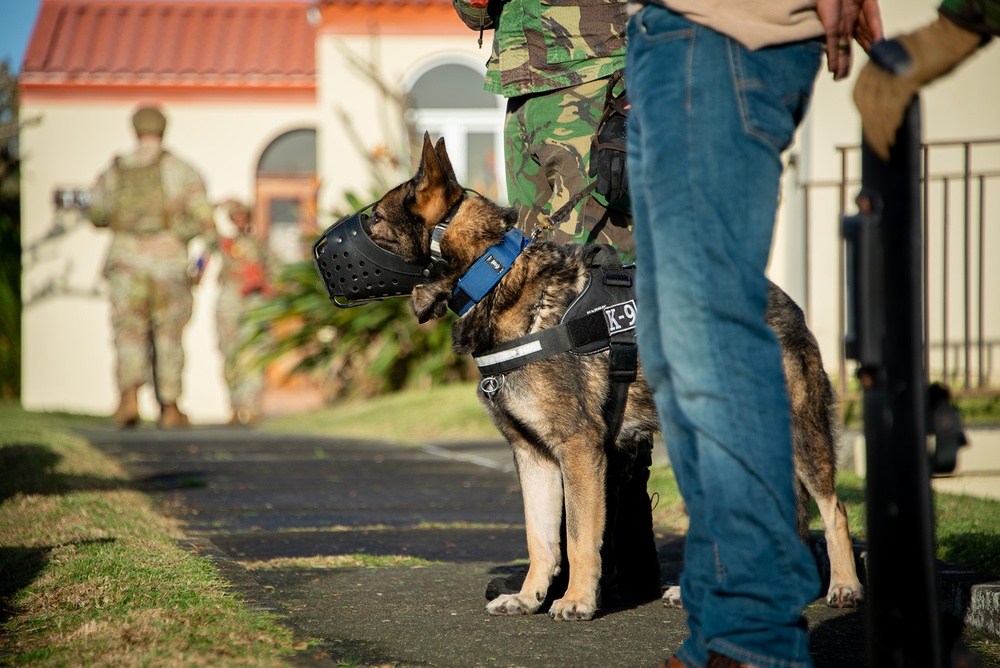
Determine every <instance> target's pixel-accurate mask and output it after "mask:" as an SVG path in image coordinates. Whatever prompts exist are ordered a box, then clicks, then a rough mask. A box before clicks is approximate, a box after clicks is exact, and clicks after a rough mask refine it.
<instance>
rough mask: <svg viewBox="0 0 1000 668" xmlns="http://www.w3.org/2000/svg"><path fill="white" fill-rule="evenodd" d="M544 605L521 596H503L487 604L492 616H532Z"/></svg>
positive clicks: (487, 609)
mask: <svg viewBox="0 0 1000 668" xmlns="http://www.w3.org/2000/svg"><path fill="white" fill-rule="evenodd" d="M541 605H542V603H541V601H538V600H536V599H535V598H533V597H530V596H522V595H521V594H501V595H500V596H497V597H496V598H495V599H493V600H492V601H490V602H489V603H487V604H486V612H488V613H489V614H491V615H532V614H534V613H536V612H537V611H538V608H540V607H541Z"/></svg>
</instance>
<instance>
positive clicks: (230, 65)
mask: <svg viewBox="0 0 1000 668" xmlns="http://www.w3.org/2000/svg"><path fill="white" fill-rule="evenodd" d="M312 5H313V3H311V2H305V1H297V2H295V1H281V0H278V1H272V2H259V1H254V2H240V1H235V2H234V1H232V0H230V1H229V2H198V1H191V0H188V1H187V2H164V1H162V0H155V1H154V0H104V1H100V2H92V1H87V2H83V1H80V0H43V2H42V5H41V8H40V10H39V15H38V20H37V22H36V23H35V29H34V32H33V33H32V36H31V40H30V42H29V44H28V49H27V52H26V54H25V58H24V64H23V66H22V70H21V85H22V88H23V89H24V91H25V92H26V93H27V94H29V95H30V94H31V93H32V91H34V90H37V89H39V88H44V87H46V86H50V87H51V86H62V87H70V88H74V89H76V90H77V92H82V91H81V89H87V88H103V89H105V90H109V89H120V90H123V89H132V90H134V89H135V88H136V87H140V88H147V89H151V90H156V89H158V88H170V89H175V90H176V89H179V88H180V89H195V88H197V89H201V88H206V87H207V88H218V89H243V90H247V89H255V90H261V89H268V88H270V89H274V88H277V89H282V88H283V89H297V90H299V91H300V92H304V91H306V90H308V91H312V92H313V93H314V91H315V78H316V58H315V46H316V28H315V27H313V25H311V24H310V23H309V21H308V20H307V18H306V13H307V10H308V9H309V7H310V6H312Z"/></svg>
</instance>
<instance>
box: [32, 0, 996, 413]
mask: <svg viewBox="0 0 1000 668" xmlns="http://www.w3.org/2000/svg"><path fill="white" fill-rule="evenodd" d="M882 7H883V14H884V19H885V24H886V26H887V30H888V32H889V33H890V34H896V33H898V32H900V31H902V30H908V29H912V28H914V27H916V26H918V25H921V24H923V23H926V22H927V21H929V20H931V18H933V15H934V6H933V4H932V3H931V2H927V3H914V2H912V0H883V2H882ZM478 36H479V35H478V33H476V32H474V31H471V30H469V29H468V28H467V27H466V26H465V25H464V24H463V23H462V22H461V21H460V20H459V19H458V17H457V15H456V14H455V12H454V10H453V8H452V6H451V2H450V0H323V1H320V2H308V1H302V0H271V1H260V0H245V1H244V0H228V1H222V2H211V1H208V0H201V1H194V0H188V1H182V2H166V1H164V0H101V1H97V2H91V1H85V0H43V2H42V5H41V10H40V13H39V18H38V21H37V24H36V26H35V30H34V32H33V34H32V37H31V41H30V44H29V47H28V50H27V53H26V56H25V59H24V65H23V68H22V72H21V76H20V85H21V119H22V121H25V122H27V125H26V127H25V128H24V130H23V132H22V136H21V153H22V158H23V162H22V187H21V193H22V244H23V247H24V249H25V252H24V275H23V288H22V289H23V298H24V311H23V365H22V387H23V391H22V402H23V404H24V406H25V407H26V408H28V409H31V410H68V411H75V412H81V413H93V414H110V413H111V412H112V411H113V410H114V408H115V406H116V405H117V401H118V390H117V388H116V387H115V385H114V373H113V364H114V349H113V347H112V344H111V342H112V334H111V330H110V319H109V309H108V303H107V291H106V288H105V286H104V283H103V279H102V277H101V267H102V265H103V257H104V253H105V251H106V249H107V245H108V242H109V237H108V232H107V231H105V230H97V229H94V228H93V227H91V226H90V225H89V224H87V223H86V221H84V220H82V219H81V218H80V216H79V214H78V213H77V212H76V211H73V210H65V209H59V208H57V207H56V206H55V204H54V196H55V193H56V191H58V190H61V189H84V188H87V187H89V186H90V185H91V184H92V183H93V181H94V179H95V178H96V176H97V174H98V173H99V172H100V171H102V170H103V169H104V168H105V167H107V165H108V164H109V162H110V160H111V157H112V155H113V154H115V153H119V152H124V151H127V150H129V149H130V148H131V146H132V145H133V137H132V130H131V127H130V121H129V119H130V116H131V113H132V111H133V110H134V109H135V107H136V106H137V104H139V103H142V102H158V103H160V104H162V105H163V107H164V109H165V111H166V114H167V116H168V121H169V124H168V128H167V134H166V138H165V145H166V146H167V147H168V148H169V149H170V150H172V151H173V152H174V153H176V154H177V155H178V156H180V157H182V158H184V159H185V160H188V161H189V162H191V163H192V164H194V165H196V166H197V167H198V168H199V169H200V170H201V171H202V173H203V174H204V176H205V178H206V181H207V187H208V192H209V197H210V198H211V199H212V200H213V201H221V200H223V199H225V198H228V197H236V198H239V199H243V200H246V201H249V202H253V204H254V206H255V218H256V220H257V222H258V229H259V232H260V233H261V234H263V235H265V236H266V237H267V238H268V239H269V243H270V244H271V246H272V248H273V249H274V251H275V252H276V253H278V254H288V255H294V253H295V252H296V246H297V243H296V242H297V239H298V237H299V235H300V234H303V235H305V236H306V237H307V238H308V236H309V235H313V236H315V234H316V233H317V232H318V231H319V230H320V229H321V228H322V227H324V226H325V225H326V224H329V223H330V222H332V218H331V216H332V215H333V213H334V212H338V211H339V212H344V211H345V207H346V204H345V193H353V194H355V195H357V196H358V197H359V198H361V199H364V198H365V197H366V196H367V195H368V194H371V193H373V192H374V190H376V189H377V187H378V186H379V180H380V179H381V180H383V181H385V180H393V179H394V180H395V181H398V180H399V178H401V176H402V175H403V174H406V173H408V171H409V165H408V164H407V163H408V156H407V152H408V148H409V147H408V139H409V135H408V134H407V128H409V129H410V130H411V131H416V134H421V133H422V131H423V130H429V131H430V132H431V133H432V134H433V135H443V136H445V137H446V139H447V142H448V146H449V152H450V154H451V156H452V160H453V162H454V163H455V166H456V168H457V170H458V172H459V173H460V176H461V177H462V178H463V179H464V180H465V183H466V184H467V185H471V186H475V187H477V188H478V189H483V190H484V191H485V192H488V193H490V194H493V195H495V196H497V197H498V198H500V199H503V197H504V187H503V178H502V177H501V178H499V179H498V178H497V177H498V176H500V175H502V170H503V166H502V139H501V136H500V128H501V123H502V117H503V105H504V102H503V100H501V99H499V98H497V97H495V96H493V95H489V94H486V93H484V92H483V91H482V89H481V82H482V76H483V72H484V66H485V62H486V59H487V56H488V55H489V35H488V34H487V36H486V40H485V42H484V45H483V47H482V48H480V47H479V46H478V44H477V39H478ZM858 61H859V62H858V65H860V64H861V63H862V62H864V56H863V55H860V54H859V57H858ZM857 70H858V66H856V67H855V74H856V72H857ZM998 73H1000V46H997V45H992V46H988V47H986V49H984V50H983V52H982V53H980V54H979V55H977V56H976V57H975V58H974V59H973V60H972V61H971V62H969V63H968V64H966V65H965V66H964V67H962V68H961V69H960V70H959V71H958V72H957V73H955V74H954V75H952V76H951V77H949V78H948V79H946V80H944V81H942V82H940V83H938V84H935V85H933V86H931V87H930V88H929V89H928V90H927V91H926V93H925V95H924V101H925V111H924V118H925V138H926V139H930V140H944V139H949V140H952V139H982V138H997V137H1000V113H997V111H996V110H997V109H998V108H1000V87H998V86H997V85H996V83H997V81H998V78H1000V74H998ZM852 85H853V78H852V79H851V80H850V81H847V82H841V83H833V82H832V80H831V79H830V77H829V75H827V74H823V75H821V77H820V82H819V84H818V86H817V90H816V95H815V99H814V101H813V104H812V108H811V111H810V113H809V117H808V119H807V120H806V122H805V124H804V126H803V128H802V130H801V132H800V136H799V139H798V142H797V143H796V145H795V147H794V148H793V149H792V151H791V152H790V156H794V161H793V162H794V169H790V170H789V171H788V174H787V176H786V179H785V184H784V188H783V205H782V211H781V216H780V220H779V225H778V228H777V234H776V240H775V248H774V252H773V257H772V263H771V274H772V277H773V278H774V280H775V281H776V282H777V283H779V284H780V285H782V286H783V287H785V288H786V289H787V290H788V292H789V293H790V294H792V296H793V297H795V298H796V299H797V300H798V301H799V302H800V303H802V304H803V305H804V306H805V307H806V308H807V315H808V317H809V320H810V323H811V325H812V327H813V329H814V330H815V332H816V334H817V336H818V338H819V340H820V344H821V347H822V348H823V352H824V357H825V359H826V361H827V365H828V367H830V368H831V370H833V371H836V370H837V369H836V360H837V358H838V356H839V333H838V305H837V285H838V280H839V278H838V276H839V275H838V267H837V263H838V254H837V252H836V249H837V248H838V245H839V217H838V215H839V214H838V206H839V200H840V195H839V192H838V191H837V189H836V188H834V187H830V188H822V187H817V188H814V189H813V190H812V192H811V194H810V197H809V200H808V202H806V201H805V198H804V196H803V190H804V189H803V188H802V186H801V184H803V183H813V184H815V183H817V182H826V181H830V182H834V181H836V180H837V179H839V178H840V170H841V160H840V154H839V153H838V150H837V147H838V146H843V145H850V144H857V142H858V139H859V135H860V125H859V121H858V119H857V114H856V113H855V111H854V108H853V105H852V103H851V100H850V91H851V88H852ZM990 150H992V154H990V153H989V151H988V150H984V151H982V152H981V153H979V154H978V155H980V157H979V158H977V160H980V161H981V162H982V164H977V168H980V167H981V168H982V170H984V171H986V172H988V171H989V170H991V169H992V170H993V171H994V172H1000V149H996V150H993V149H990ZM395 159H399V160H400V161H401V163H400V164H399V166H398V168H397V169H392V165H393V164H394V163H393V160H395ZM374 164H380V165H382V167H383V168H382V169H381V171H379V170H375V169H373V165H374ZM386 165H388V166H389V168H388V169H386ZM853 170H854V171H853V175H854V176H857V167H856V165H855V166H854V167H853ZM376 172H377V173H376ZM985 182H986V184H987V185H986V189H985V190H984V192H985V193H986V194H985V195H984V197H983V198H982V199H983V201H984V202H985V204H983V205H982V210H983V211H984V212H985V219H986V223H985V225H986V230H987V231H986V233H985V234H984V235H983V237H982V240H981V241H976V242H975V243H974V246H975V247H974V249H973V251H974V254H976V253H979V252H980V250H982V253H983V255H985V256H986V257H987V258H990V259H995V258H997V257H1000V220H998V217H1000V213H998V212H1000V202H995V199H996V197H997V194H996V193H1000V184H997V183H996V179H993V178H992V177H990V178H987V179H986V181H985ZM977 187H978V186H977ZM854 190H855V191H856V186H855V187H854ZM853 196H854V193H853V192H852V193H851V195H850V199H853ZM977 201H978V200H977ZM976 206H977V207H979V206H980V205H979V204H978V203H977V204H976ZM848 209H849V212H850V211H853V208H852V207H848ZM977 210H978V209H977ZM807 217H808V220H809V226H808V230H809V231H808V235H805V233H804V226H803V220H804V219H805V218H807ZM220 218H221V216H220ZM218 222H219V224H220V227H224V224H225V221H224V220H222V219H220V220H219V221H218ZM977 239H978V237H977ZM298 246H299V247H301V244H298ZM956 252H957V251H956ZM998 267H1000V263H997V262H995V261H993V262H987V263H986V269H985V271H986V276H985V277H984V280H985V282H986V284H987V285H1000V275H998V273H997V272H998V271H1000V269H998ZM214 279H215V276H214V274H213V272H212V271H211V268H210V271H209V274H208V276H207V277H206V280H204V281H203V282H202V284H201V285H200V286H199V287H198V288H197V291H196V294H195V313H194V316H193V318H192V320H191V323H190V324H189V325H188V328H187V330H186V332H185V335H184V345H185V351H186V355H187V362H186V367H185V375H184V380H185V389H184V394H183V396H182V397H181V400H180V402H179V403H180V407H181V409H182V410H184V411H185V412H187V413H188V414H189V415H190V416H191V418H192V420H193V421H194V422H196V423H198V422H201V423H207V422H216V421H222V420H225V419H226V418H227V417H228V415H229V406H228V398H227V396H228V395H227V392H226V390H225V386H224V384H223V381H222V372H221V368H222V360H221V359H220V356H219V353H218V351H217V347H216V339H215V329H214V307H215V297H216V284H215V280H214ZM959 284H960V282H959V281H951V282H950V283H949V286H950V287H946V288H941V289H942V290H945V291H946V293H947V294H938V293H935V295H936V298H937V299H938V301H941V302H942V303H943V302H945V301H947V300H948V299H949V298H950V297H949V295H950V292H949V291H954V290H956V286H958V285H959ZM977 290H978V288H977ZM980 292H982V293H983V296H984V297H986V296H989V299H988V300H987V301H988V302H989V303H987V305H986V306H987V308H986V309H985V315H984V316H983V317H982V320H983V324H984V326H985V338H988V339H990V340H998V341H1000V303H993V300H996V301H998V302H1000V292H997V291H995V290H994V291H993V292H992V293H990V295H986V293H985V291H982V290H979V291H978V292H977V293H976V294H975V295H973V297H974V300H973V301H975V299H978V298H979V296H980V295H979V293H980ZM954 299H955V300H956V301H960V300H962V299H964V295H963V294H960V293H955V295H954ZM977 325H978V322H977ZM956 327H957V325H956ZM938 329H939V328H938V327H935V331H937V330H938ZM976 329H977V333H978V327H977V328H976ZM953 331H957V330H953ZM998 352H1000V349H998ZM998 366H1000V359H998V361H997V362H996V363H994V364H993V367H992V368H993V370H994V372H995V373H998V374H1000V370H998V369H997V368H996V367H998ZM141 408H142V411H143V417H144V418H146V419H153V418H155V416H156V409H155V406H154V403H153V400H152V394H151V392H147V394H146V395H145V396H144V397H143V398H142V407H141Z"/></svg>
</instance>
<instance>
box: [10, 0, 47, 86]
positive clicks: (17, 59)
mask: <svg viewBox="0 0 1000 668" xmlns="http://www.w3.org/2000/svg"><path fill="white" fill-rule="evenodd" d="M40 4H41V0H0V61H3V60H9V61H10V64H11V68H12V69H14V70H15V71H17V72H20V71H21V61H22V60H23V59H24V50H25V48H27V46H28V38H30V37H31V29H32V28H34V27H35V17H36V16H37V14H38V6H39V5H40Z"/></svg>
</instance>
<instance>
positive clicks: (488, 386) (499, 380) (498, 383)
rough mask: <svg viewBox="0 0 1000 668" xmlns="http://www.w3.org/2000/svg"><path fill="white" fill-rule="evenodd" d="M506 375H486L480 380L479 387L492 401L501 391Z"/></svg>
mask: <svg viewBox="0 0 1000 668" xmlns="http://www.w3.org/2000/svg"><path fill="white" fill-rule="evenodd" d="M506 380H507V379H506V376H504V375H502V374H501V375H500V376H486V377H485V378H483V379H482V380H481V381H479V389H480V390H482V392H483V394H485V395H486V396H487V397H488V398H489V400H490V401H493V395H494V394H496V393H497V392H499V391H500V389H501V388H502V387H503V386H504V383H505V382H506Z"/></svg>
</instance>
